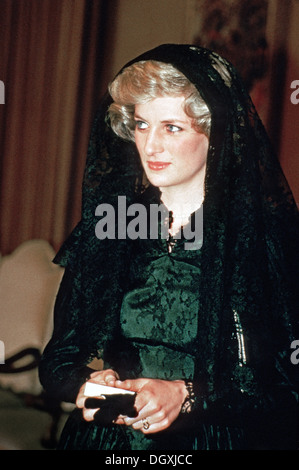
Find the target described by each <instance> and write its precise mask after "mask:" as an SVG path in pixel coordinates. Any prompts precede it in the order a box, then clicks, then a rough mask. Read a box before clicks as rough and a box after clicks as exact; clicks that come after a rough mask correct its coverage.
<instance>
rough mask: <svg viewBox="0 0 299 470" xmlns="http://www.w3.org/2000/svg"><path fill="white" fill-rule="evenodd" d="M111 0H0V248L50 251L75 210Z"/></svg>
mask: <svg viewBox="0 0 299 470" xmlns="http://www.w3.org/2000/svg"><path fill="white" fill-rule="evenodd" d="M116 6H117V1H115V0H114V1H113V2H107V1H105V0H102V1H101V0H0V80H1V81H3V82H4V85H5V104H1V105H0V139H1V141H0V161H1V177H0V178H1V179H0V181H1V213H0V228H1V240H0V242H1V246H0V252H1V254H2V255H4V254H7V253H10V252H11V251H13V250H14V249H15V248H16V247H17V246H18V245H19V244H20V243H22V242H23V241H25V240H28V239H33V238H42V239H45V240H47V241H49V242H50V243H51V244H52V246H53V247H54V249H57V248H58V247H59V246H60V244H61V243H62V242H63V240H64V239H65V237H66V236H67V235H68V234H69V233H70V231H71V230H72V228H73V227H74V226H75V225H76V223H77V222H78V220H79V218H80V209H81V182H82V175H83V169H84V166H85V158H86V151H87V144H88V138H89V132H90V126H91V120H92V117H93V113H94V111H95V107H96V104H97V101H98V99H99V97H100V95H101V93H102V90H103V89H104V88H105V87H106V85H107V83H106V80H107V79H108V77H109V78H111V77H110V76H109V56H110V55H111V48H112V47H113V46H112V44H113V27H112V26H113V10H115V8H116Z"/></svg>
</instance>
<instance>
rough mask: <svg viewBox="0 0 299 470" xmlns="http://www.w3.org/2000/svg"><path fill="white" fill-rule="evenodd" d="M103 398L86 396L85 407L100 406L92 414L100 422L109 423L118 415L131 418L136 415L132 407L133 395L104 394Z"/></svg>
mask: <svg viewBox="0 0 299 470" xmlns="http://www.w3.org/2000/svg"><path fill="white" fill-rule="evenodd" d="M104 397H105V398H87V399H86V400H85V408H92V409H93V408H100V409H99V411H97V412H96V413H95V415H94V419H95V420H96V421H99V422H101V423H111V422H112V421H113V420H115V419H116V418H117V417H118V416H119V415H125V416H129V417H131V418H133V417H135V416H136V415H137V413H136V410H135V408H134V403H135V395H124V394H115V395H105V396H104Z"/></svg>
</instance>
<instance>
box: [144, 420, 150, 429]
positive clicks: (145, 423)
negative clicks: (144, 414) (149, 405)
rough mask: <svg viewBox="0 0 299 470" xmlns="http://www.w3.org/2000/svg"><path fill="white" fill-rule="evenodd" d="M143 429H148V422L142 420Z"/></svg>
mask: <svg viewBox="0 0 299 470" xmlns="http://www.w3.org/2000/svg"><path fill="white" fill-rule="evenodd" d="M142 426H143V429H145V430H147V429H148V428H149V427H150V424H149V422H148V420H147V419H146V418H145V419H143V420H142Z"/></svg>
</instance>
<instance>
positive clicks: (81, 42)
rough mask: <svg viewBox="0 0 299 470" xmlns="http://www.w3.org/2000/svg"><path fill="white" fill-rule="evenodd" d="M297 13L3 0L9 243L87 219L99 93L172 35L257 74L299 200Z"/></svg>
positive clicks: (3, 162)
mask: <svg viewBox="0 0 299 470" xmlns="http://www.w3.org/2000/svg"><path fill="white" fill-rule="evenodd" d="M245 7H246V8H245ZM298 23H299V1H298V0H283V1H281V0H247V1H246V2H245V1H243V0H237V1H236V0H209V1H206V0H151V1H147V0H0V80H1V81H2V82H3V83H4V85H5V104H0V170H1V175H0V183H1V193H0V195H1V213H0V230H1V232H0V236H1V240H0V243H1V246H0V252H1V253H2V254H7V253H10V252H12V251H13V250H14V249H15V248H16V247H17V246H18V245H19V244H20V243H22V242H23V241H25V240H29V239H33V238H41V239H44V240H47V241H49V242H50V243H51V245H52V246H53V247H54V249H55V250H56V249H58V248H59V246H60V245H61V243H62V242H63V240H64V239H65V238H66V236H67V235H68V234H69V233H70V232H71V230H72V229H73V228H74V226H75V225H76V223H77V222H78V221H79V219H80V205H81V181H82V175H83V170H84V165H85V156H86V150H87V144H88V137H89V132H90V126H91V122H92V118H93V115H94V112H95V109H96V106H97V103H98V101H99V99H100V97H101V95H102V94H103V92H104V90H105V88H106V86H107V84H108V82H109V81H110V80H111V79H112V78H113V76H114V75H115V73H116V72H117V71H118V70H119V68H120V67H121V66H122V65H124V63H126V62H127V61H128V60H130V59H131V58H133V57H135V56H136V55H138V54H139V53H141V52H143V51H144V50H146V49H149V48H151V47H154V46H156V45H158V44H161V43H165V42H176V43H193V44H201V45H203V46H207V47H211V48H214V49H215V50H218V51H219V52H222V53H223V55H225V56H226V57H227V58H228V59H230V60H231V61H232V62H233V63H235V65H236V66H237V67H238V68H240V71H241V73H242V74H244V75H246V77H245V78H248V77H249V75H250V74H251V75H250V79H249V81H248V87H249V88H250V93H251V95H252V98H253V100H254V102H255V104H256V107H257V109H258V111H259V112H260V114H261V117H262V119H263V121H264V124H265V126H266V128H267V130H268V132H269V135H270V138H271V140H272V142H273V146H274V148H275V150H276V151H277V154H278V156H279V158H280V160H281V163H282V166H283V169H284V171H285V174H286V176H287V179H288V180H289V183H290V185H291V188H292V190H293V193H294V195H295V198H296V200H297V201H299V162H298V157H297V153H298V148H299V132H298V114H299V104H298V105H296V104H293V103H292V102H291V99H290V97H291V94H292V92H293V91H294V90H292V89H291V83H292V82H293V81H295V80H299V47H298V46H299V32H298V28H297V25H298ZM249 72H250V73H249ZM248 74H249V75H248ZM298 97H299V94H298ZM298 101H299V100H298Z"/></svg>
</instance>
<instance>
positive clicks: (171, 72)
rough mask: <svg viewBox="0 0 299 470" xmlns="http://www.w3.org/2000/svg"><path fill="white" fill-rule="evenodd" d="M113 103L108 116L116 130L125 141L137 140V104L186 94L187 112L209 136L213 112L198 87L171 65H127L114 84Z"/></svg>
mask: <svg viewBox="0 0 299 470" xmlns="http://www.w3.org/2000/svg"><path fill="white" fill-rule="evenodd" d="M109 92H110V95H111V97H112V99H113V103H112V104H111V105H110V107H109V109H108V116H109V119H110V124H111V127H112V129H113V131H114V132H115V133H116V134H117V135H118V136H119V137H121V138H123V139H125V140H131V141H134V140H135V137H134V131H135V121H134V111H135V105H136V104H143V103H147V102H149V101H151V100H153V99H155V98H158V97H163V96H182V95H183V96H185V102H184V111H185V113H186V114H187V116H189V117H190V118H191V119H192V120H193V123H192V124H193V127H194V128H195V129H196V130H197V131H198V132H202V133H204V134H206V135H207V136H209V134H210V127H211V114H210V111H209V109H208V107H207V105H206V103H205V102H204V101H203V99H202V98H201V96H200V94H199V92H198V90H197V89H196V87H195V86H194V85H193V84H192V83H191V82H190V81H189V80H188V79H187V78H186V77H185V75H183V74H182V73H181V72H179V71H178V70H177V69H176V68H175V67H173V66H172V65H171V64H166V63H163V62H158V61H153V60H148V61H141V62H136V63H135V64H133V65H131V66H129V67H127V68H125V69H124V70H123V71H122V72H121V73H120V74H119V75H118V76H117V77H116V78H115V80H114V81H113V82H112V83H111V84H110V86H109Z"/></svg>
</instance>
